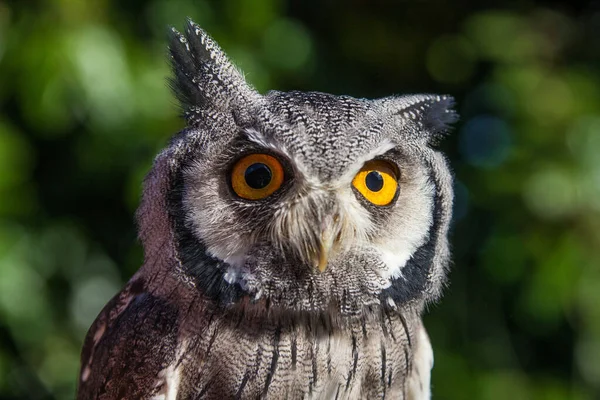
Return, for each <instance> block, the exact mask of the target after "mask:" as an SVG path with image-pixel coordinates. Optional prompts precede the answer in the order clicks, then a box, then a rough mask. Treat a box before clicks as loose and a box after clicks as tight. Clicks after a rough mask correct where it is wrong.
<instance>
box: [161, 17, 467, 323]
mask: <svg viewBox="0 0 600 400" xmlns="http://www.w3.org/2000/svg"><path fill="white" fill-rule="evenodd" d="M171 52H172V55H173V64H174V71H175V75H176V79H175V81H174V87H175V90H176V93H177V94H178V96H179V98H180V99H181V100H182V105H183V109H184V115H185V116H186V118H187V120H188V128H187V129H185V130H184V131H183V132H182V133H180V134H179V135H178V136H177V138H176V139H175V140H174V143H173V144H172V149H173V152H174V154H176V155H177V157H175V160H176V161H174V163H173V167H172V173H173V175H174V179H173V182H174V183H173V187H172V188H171V193H172V195H171V196H170V207H169V208H170V210H171V214H172V220H173V221H175V222H174V224H175V229H174V231H175V232H176V235H177V236H178V238H177V243H178V253H179V257H178V258H179V259H180V261H181V263H182V266H183V270H184V271H185V273H186V274H188V275H189V276H190V277H192V278H193V280H194V281H195V282H196V284H197V285H199V286H200V287H201V288H202V289H203V290H204V291H205V292H206V293H208V294H209V295H210V296H213V297H215V298H216V299H218V300H220V302H221V303H223V304H229V305H235V304H237V303H239V302H240V301H241V300H242V299H244V298H245V299H248V300H249V301H250V302H253V303H261V304H267V305H268V307H269V308H271V309H274V310H280V311H298V312H302V311H331V310H335V311H336V312H340V313H342V314H357V313H360V312H362V310H364V309H365V308H369V307H397V306H398V303H405V302H409V301H422V300H427V299H431V298H434V297H435V296H436V295H437V292H438V291H439V287H440V285H441V282H442V280H443V276H444V268H445V265H446V263H447V258H448V250H447V243H446V233H447V227H448V222H449V215H450V207H451V203H452V192H451V178H450V174H449V172H448V168H447V166H446V162H445V160H444V158H443V157H442V156H441V154H440V153H439V152H437V151H435V150H434V149H432V148H431V146H430V142H431V140H432V138H433V137H434V136H436V135H439V134H440V133H441V132H443V131H444V130H445V129H446V125H447V124H448V123H449V122H452V121H453V120H454V119H455V114H454V113H453V112H452V111H451V110H449V107H450V105H451V103H452V100H451V99H450V98H448V97H440V96H427V95H419V96H405V97H396V98H385V99H378V100H366V99H355V98H351V97H347V96H333V95H328V94H322V93H303V92H289V93H282V92H270V93H268V94H266V95H260V94H258V93H257V92H255V91H254V90H253V89H252V88H251V87H250V86H249V85H248V84H247V83H246V82H245V81H244V79H243V78H242V75H241V74H240V73H239V72H238V71H237V70H236V69H235V68H234V67H233V66H232V65H231V63H230V62H229V61H228V60H227V58H226V57H225V55H224V54H223V53H222V52H221V50H220V49H219V48H218V47H217V45H216V44H215V43H214V42H213V41H212V40H211V39H210V38H209V37H208V36H206V34H205V33H204V32H203V31H201V30H200V29H199V28H198V27H197V26H195V25H193V24H190V25H189V26H188V30H187V32H186V35H185V36H183V35H180V34H178V33H177V32H175V33H174V36H173V41H172V44H171Z"/></svg>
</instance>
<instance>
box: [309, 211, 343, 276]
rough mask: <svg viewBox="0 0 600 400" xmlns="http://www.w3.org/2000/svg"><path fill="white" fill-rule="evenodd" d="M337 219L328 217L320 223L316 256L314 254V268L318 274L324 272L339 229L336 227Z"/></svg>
mask: <svg viewBox="0 0 600 400" xmlns="http://www.w3.org/2000/svg"><path fill="white" fill-rule="evenodd" d="M338 220H339V217H338V216H337V215H336V216H334V217H331V216H328V217H326V218H324V220H323V222H322V223H321V236H320V240H319V249H318V254H315V256H316V257H315V264H316V265H315V266H316V268H317V270H318V271H319V272H320V273H323V272H325V270H326V269H327V263H328V261H329V255H330V254H331V249H332V248H333V247H334V245H335V241H336V238H337V235H338V233H339V231H340V230H339V227H338V225H337V223H338Z"/></svg>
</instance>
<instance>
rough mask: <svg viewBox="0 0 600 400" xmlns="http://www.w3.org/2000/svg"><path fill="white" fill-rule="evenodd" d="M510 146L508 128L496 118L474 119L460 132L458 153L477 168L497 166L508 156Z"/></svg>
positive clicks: (502, 121)
mask: <svg viewBox="0 0 600 400" xmlns="http://www.w3.org/2000/svg"><path fill="white" fill-rule="evenodd" d="M510 146H511V138H510V128H509V126H508V124H507V123H506V122H505V121H504V120H502V119H500V118H497V117H493V116H486V115H483V116H478V117H475V118H473V119H471V120H469V121H468V122H467V123H466V124H465V126H464V127H463V129H462V130H461V132H460V137H459V149H460V152H461V154H462V156H463V157H464V158H465V160H466V161H467V162H468V163H469V164H471V165H474V166H477V167H483V168H493V167H497V166H499V165H500V164H502V163H503V162H504V160H505V159H506V157H507V156H508V154H509V150H510Z"/></svg>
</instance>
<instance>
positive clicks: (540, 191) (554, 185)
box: [523, 166, 579, 219]
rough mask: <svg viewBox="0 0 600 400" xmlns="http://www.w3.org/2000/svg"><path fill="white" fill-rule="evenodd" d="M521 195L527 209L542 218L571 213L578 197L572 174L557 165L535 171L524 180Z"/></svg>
mask: <svg viewBox="0 0 600 400" xmlns="http://www.w3.org/2000/svg"><path fill="white" fill-rule="evenodd" d="M523 196H524V198H525V202H526V203H527V205H528V207H529V209H530V210H531V211H533V212H534V213H535V214H536V215H538V216H539V217H541V218H544V219H555V218H561V217H565V216H568V215H570V214H572V213H573V212H574V211H575V210H576V209H577V202H578V198H579V196H578V188H577V184H576V180H575V179H574V177H573V175H572V174H571V173H570V172H568V171H567V170H565V169H562V168H560V167H558V166H550V167H547V168H545V169H543V170H539V171H537V172H535V173H534V174H533V175H532V176H531V177H530V178H529V179H528V180H527V181H526V183H525V187H524V188H523Z"/></svg>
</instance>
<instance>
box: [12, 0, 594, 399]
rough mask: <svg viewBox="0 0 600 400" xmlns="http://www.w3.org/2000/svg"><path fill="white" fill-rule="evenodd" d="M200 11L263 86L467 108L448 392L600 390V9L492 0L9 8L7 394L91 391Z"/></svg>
mask: <svg viewBox="0 0 600 400" xmlns="http://www.w3.org/2000/svg"><path fill="white" fill-rule="evenodd" d="M186 16H191V17H192V18H193V19H195V20H196V21H197V22H199V23H200V24H201V26H203V27H204V28H205V29H207V30H208V31H209V32H210V33H211V34H212V35H213V36H214V37H215V38H216V39H217V40H218V41H219V42H220V43H221V45H222V46H223V47H224V49H225V50H226V51H227V52H228V53H229V54H230V55H231V57H232V58H233V59H234V60H235V62H236V63H237V64H238V65H239V66H240V67H241V68H242V69H243V70H244V71H245V72H246V77H247V79H248V80H249V81H250V82H252V83H253V84H254V85H255V86H256V87H257V88H258V89H259V90H260V91H266V90H268V89H280V90H290V89H300V90H318V91H326V92H333V93H337V94H349V95H353V96H357V97H377V96H384V95H389V94H392V93H414V92H434V93H449V94H452V95H454V96H456V98H457V100H458V111H459V112H460V114H461V116H462V119H461V122H460V123H459V124H458V125H457V127H456V129H455V130H454V133H453V134H452V135H451V136H449V137H448V139H447V140H446V141H445V142H444V143H443V144H442V145H441V147H442V148H443V149H444V150H445V151H446V152H447V153H448V154H449V156H450V158H451V163H452V165H453V168H454V170H455V173H456V195H457V199H456V206H455V214H454V225H453V231H452V243H453V248H454V260H455V261H454V265H453V269H452V273H451V277H450V278H451V285H450V286H449V288H448V289H447V290H446V295H445V297H444V299H443V301H442V302H441V303H440V304H439V305H436V306H432V307H430V309H429V314H428V316H427V317H426V324H427V326H428V329H429V332H430V334H431V338H432V341H433V346H434V349H435V357H436V364H435V368H434V370H433V393H434V398H435V399H489V400H492V399H507V398H510V399H511V400H520V399H598V398H600V266H599V264H600V214H599V210H600V156H599V154H598V153H599V151H600V7H599V3H597V2H595V3H594V2H591V3H585V4H575V3H566V2H565V4H560V3H558V2H554V3H545V4H542V3H540V2H533V1H512V2H496V1H489V0H484V1H471V2H463V3H459V2H450V1H448V2H442V1H424V0H422V1H412V2H409V1H401V2H385V1H373V0H371V1H367V0H362V1H361V0H347V1H338V2H334V1H317V0H303V1H300V0H296V1H284V0H265V1H256V0H231V1H206V0H171V1H168V0H152V1H133V0H131V1H123V0H121V1H118V0H48V1H41V0H40V1H24V0H21V1H12V2H11V1H8V2H7V1H3V0H0V398H2V399H52V398H53V399H70V398H73V396H74V390H75V385H76V381H77V373H78V358H79V350H80V346H81V343H82V339H83V336H84V334H85V332H86V329H87V328H88V326H89V325H90V323H91V322H92V320H93V319H94V318H95V316H96V314H97V313H98V312H99V310H100V309H101V307H102V306H103V305H104V304H105V302H106V301H107V300H108V299H109V298H110V297H111V296H112V295H113V294H115V293H116V292H117V291H118V290H119V288H120V287H121V285H122V284H123V283H124V282H125V281H126V280H127V279H128V278H129V277H130V276H131V275H132V274H133V273H134V272H135V271H136V269H137V268H138V266H139V265H140V263H141V261H142V250H141V248H140V245H139V243H138V242H137V241H136V232H135V226H134V219H133V215H134V211H135V209H136V206H137V204H138V200H139V195H140V186H141V181H142V178H143V176H144V174H145V173H146V172H147V171H148V168H149V166H150V164H151V161H152V159H153V157H154V155H155V154H156V153H157V152H158V150H159V149H160V148H161V147H163V146H164V145H165V143H166V142H167V140H168V139H169V137H170V135H172V134H173V133H175V132H177V131H178V130H179V129H180V128H181V127H182V126H183V123H182V121H181V120H180V119H178V117H177V112H178V111H177V107H176V104H175V102H174V99H173V96H172V95H171V94H170V93H169V90H168V87H167V85H166V81H165V78H166V77H167V76H168V74H169V70H168V64H167V62H166V50H165V46H166V27H167V26H168V25H175V26H176V27H179V28H181V27H182V26H183V24H184V20H185V17H186Z"/></svg>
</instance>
